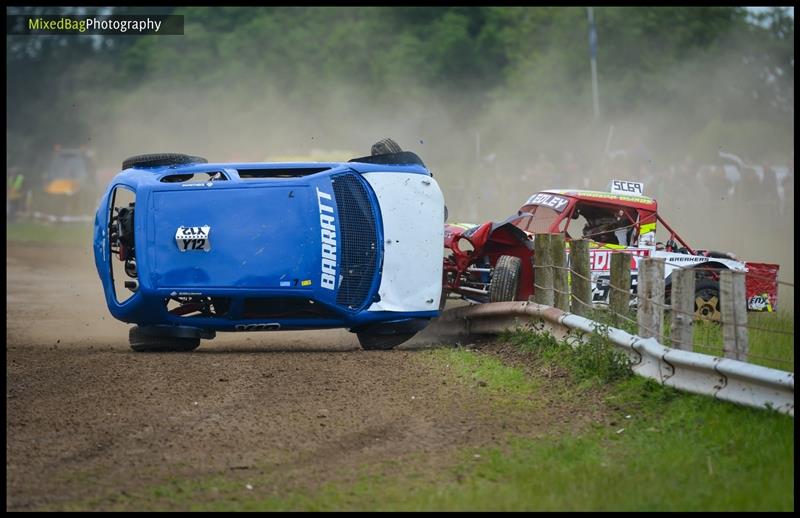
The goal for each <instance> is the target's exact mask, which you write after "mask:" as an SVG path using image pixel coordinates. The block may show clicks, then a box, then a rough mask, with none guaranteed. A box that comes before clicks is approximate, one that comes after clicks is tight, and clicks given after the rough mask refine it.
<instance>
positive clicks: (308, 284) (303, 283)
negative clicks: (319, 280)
mask: <svg viewBox="0 0 800 518" xmlns="http://www.w3.org/2000/svg"><path fill="white" fill-rule="evenodd" d="M300 286H311V279H306V280H304V281H302V282H301V283H300Z"/></svg>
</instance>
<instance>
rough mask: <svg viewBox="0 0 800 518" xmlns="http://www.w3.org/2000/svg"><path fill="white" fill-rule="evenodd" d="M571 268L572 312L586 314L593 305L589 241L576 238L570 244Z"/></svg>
mask: <svg viewBox="0 0 800 518" xmlns="http://www.w3.org/2000/svg"><path fill="white" fill-rule="evenodd" d="M569 269H570V272H575V274H574V275H570V277H571V280H570V291H571V292H572V301H571V305H572V308H571V312H572V313H574V314H576V315H581V316H586V315H587V314H588V313H589V310H590V309H591V307H592V285H591V278H592V277H591V272H590V271H589V241H587V240H586V239H576V240H575V241H572V242H570V244H569Z"/></svg>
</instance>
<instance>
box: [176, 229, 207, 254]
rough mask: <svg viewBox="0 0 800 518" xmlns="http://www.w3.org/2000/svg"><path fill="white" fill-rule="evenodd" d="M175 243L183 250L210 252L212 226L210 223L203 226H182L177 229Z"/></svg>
mask: <svg viewBox="0 0 800 518" xmlns="http://www.w3.org/2000/svg"><path fill="white" fill-rule="evenodd" d="M175 243H176V244H177V245H178V250H180V251H181V252H186V251H187V250H202V251H204V252H209V251H210V250H211V227H210V226H208V225H205V226H203V227H184V226H180V227H178V230H177V231H175Z"/></svg>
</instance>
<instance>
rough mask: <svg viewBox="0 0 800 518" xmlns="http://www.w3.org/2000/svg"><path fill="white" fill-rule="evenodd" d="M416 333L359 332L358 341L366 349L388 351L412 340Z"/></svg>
mask: <svg viewBox="0 0 800 518" xmlns="http://www.w3.org/2000/svg"><path fill="white" fill-rule="evenodd" d="M415 334H416V333H398V334H393V335H378V334H371V333H358V334H357V335H356V336H358V343H360V344H361V347H362V348H363V349H364V350H365V351H388V350H390V349H394V348H395V347H396V346H398V345H400V344H401V343H403V342H405V341H408V340H411V339H412V338H413V337H414V335H415Z"/></svg>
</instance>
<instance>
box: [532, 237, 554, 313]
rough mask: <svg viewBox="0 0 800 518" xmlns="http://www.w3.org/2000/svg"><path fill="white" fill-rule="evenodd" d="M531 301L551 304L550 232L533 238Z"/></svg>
mask: <svg viewBox="0 0 800 518" xmlns="http://www.w3.org/2000/svg"><path fill="white" fill-rule="evenodd" d="M533 247H534V250H533V261H534V269H533V283H534V288H533V290H534V291H533V301H534V302H536V303H537V304H544V305H546V306H552V305H553V302H554V299H553V267H552V261H551V259H550V248H551V247H550V234H536V237H534V240H533Z"/></svg>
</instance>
